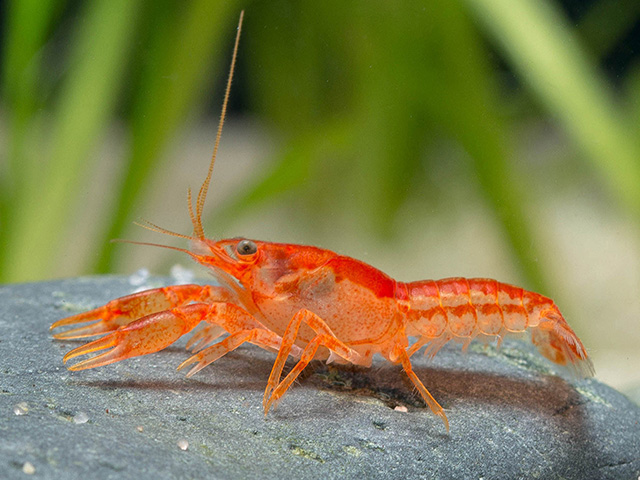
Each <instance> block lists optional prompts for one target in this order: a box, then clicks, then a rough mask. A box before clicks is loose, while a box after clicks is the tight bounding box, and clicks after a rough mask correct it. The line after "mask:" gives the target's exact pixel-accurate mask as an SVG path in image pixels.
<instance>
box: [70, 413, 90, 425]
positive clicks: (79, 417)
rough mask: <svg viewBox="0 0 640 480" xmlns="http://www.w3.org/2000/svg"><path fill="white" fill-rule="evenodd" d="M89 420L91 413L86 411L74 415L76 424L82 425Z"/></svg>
mask: <svg viewBox="0 0 640 480" xmlns="http://www.w3.org/2000/svg"><path fill="white" fill-rule="evenodd" d="M88 421H89V415H87V414H86V413H84V412H78V413H76V414H75V415H74V416H73V423H75V424H76V425H81V424H83V423H87V422H88Z"/></svg>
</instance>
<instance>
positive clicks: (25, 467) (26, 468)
mask: <svg viewBox="0 0 640 480" xmlns="http://www.w3.org/2000/svg"><path fill="white" fill-rule="evenodd" d="M22 472H23V473H26V474H27V475H33V474H34V473H36V467H34V466H33V464H32V463H31V462H24V463H23V464H22Z"/></svg>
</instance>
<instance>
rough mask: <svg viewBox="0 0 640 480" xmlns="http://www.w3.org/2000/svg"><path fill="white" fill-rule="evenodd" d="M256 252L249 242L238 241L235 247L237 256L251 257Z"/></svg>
mask: <svg viewBox="0 0 640 480" xmlns="http://www.w3.org/2000/svg"><path fill="white" fill-rule="evenodd" d="M257 251H258V247H257V246H256V244H255V243H253V242H252V241H251V240H240V241H239V242H238V245H236V252H238V255H253V254H254V253H256V252H257Z"/></svg>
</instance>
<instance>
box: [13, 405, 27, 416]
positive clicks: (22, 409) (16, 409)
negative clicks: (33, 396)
mask: <svg viewBox="0 0 640 480" xmlns="http://www.w3.org/2000/svg"><path fill="white" fill-rule="evenodd" d="M13 413H15V414H16V415H26V414H27V413H29V405H27V402H20V403H16V404H15V405H14V406H13Z"/></svg>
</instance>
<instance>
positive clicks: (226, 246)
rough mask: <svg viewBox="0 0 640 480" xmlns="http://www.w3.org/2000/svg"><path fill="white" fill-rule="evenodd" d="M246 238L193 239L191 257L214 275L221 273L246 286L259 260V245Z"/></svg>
mask: <svg viewBox="0 0 640 480" xmlns="http://www.w3.org/2000/svg"><path fill="white" fill-rule="evenodd" d="M260 243H262V242H254V241H253V240H248V239H246V238H231V239H225V240H218V241H214V240H210V239H207V238H205V239H199V238H193V239H192V240H191V255H192V256H193V258H194V259H195V260H196V261H197V262H198V263H200V264H202V265H204V266H205V267H207V268H210V269H211V270H213V272H214V276H217V275H215V274H216V273H219V272H220V271H223V272H224V273H226V274H228V275H231V276H232V277H233V278H235V279H236V280H237V281H238V282H239V283H240V284H242V285H244V286H247V284H248V283H249V277H250V276H251V273H252V270H253V269H254V268H255V267H256V266H257V265H258V263H259V262H260V259H261V256H262V255H261V249H260V247H259V244H260Z"/></svg>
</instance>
